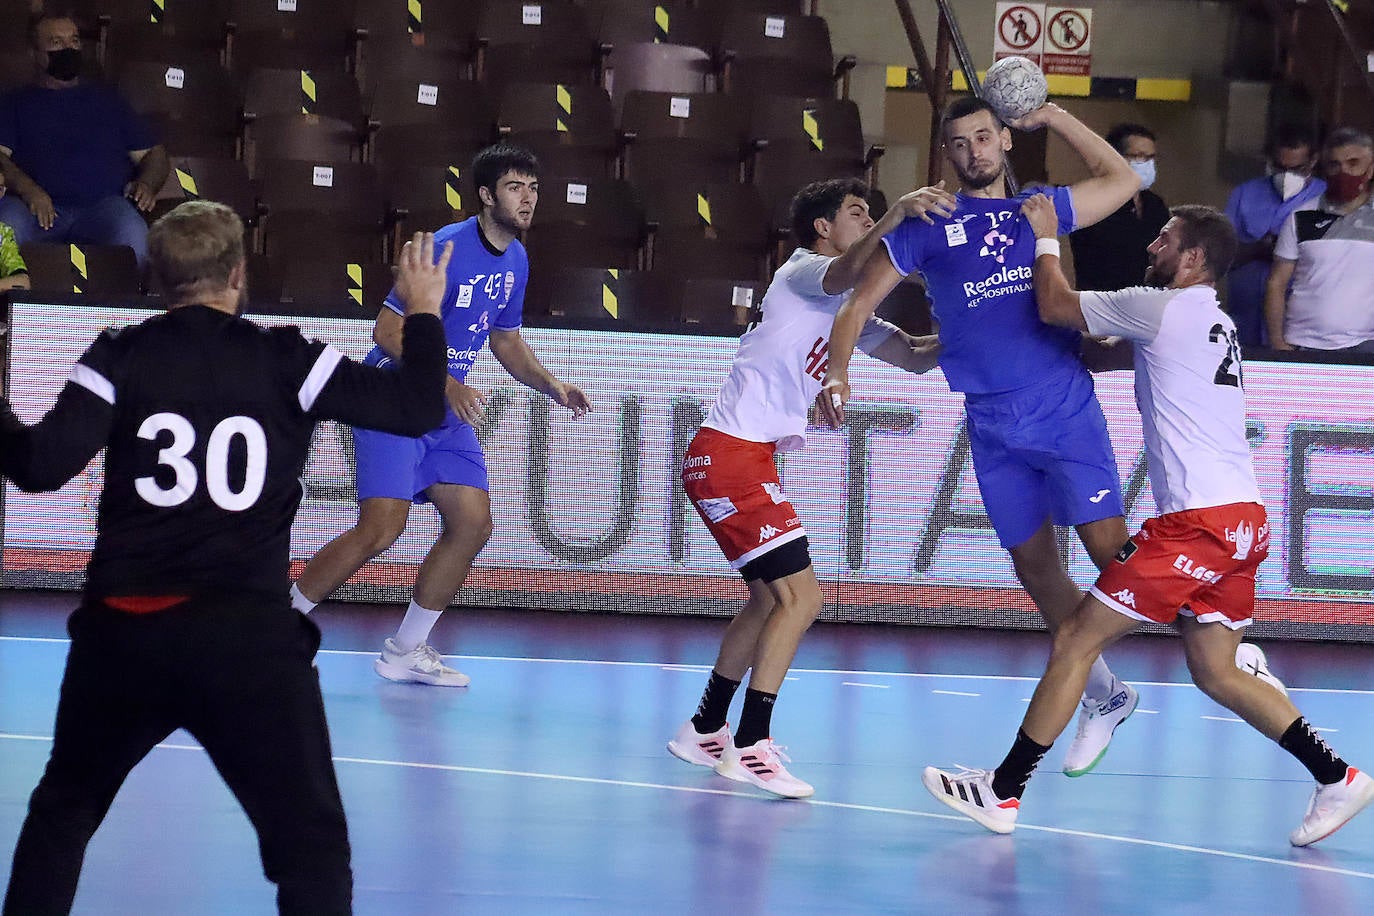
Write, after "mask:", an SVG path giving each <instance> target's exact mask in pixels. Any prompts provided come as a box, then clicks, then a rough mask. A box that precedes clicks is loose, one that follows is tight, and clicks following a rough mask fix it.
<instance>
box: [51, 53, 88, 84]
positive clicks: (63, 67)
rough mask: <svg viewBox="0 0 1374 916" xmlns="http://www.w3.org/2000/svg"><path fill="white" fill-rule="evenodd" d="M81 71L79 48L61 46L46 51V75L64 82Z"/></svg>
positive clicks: (70, 79) (72, 78)
mask: <svg viewBox="0 0 1374 916" xmlns="http://www.w3.org/2000/svg"><path fill="white" fill-rule="evenodd" d="M80 73H81V49H80V48H63V49H62V50H60V51H49V52H48V76H51V77H52V78H53V79H55V80H59V81H61V82H64V83H68V82H71V81H72V80H74V79H76V78H77V76H79V75H80Z"/></svg>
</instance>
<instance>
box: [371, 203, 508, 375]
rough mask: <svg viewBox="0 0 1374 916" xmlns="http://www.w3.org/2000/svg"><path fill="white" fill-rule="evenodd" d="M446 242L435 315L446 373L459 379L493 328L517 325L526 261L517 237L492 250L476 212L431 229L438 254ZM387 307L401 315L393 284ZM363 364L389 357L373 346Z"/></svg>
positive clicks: (378, 362)
mask: <svg viewBox="0 0 1374 916" xmlns="http://www.w3.org/2000/svg"><path fill="white" fill-rule="evenodd" d="M450 241H451V242H453V256H452V257H451V258H450V259H449V262H448V282H447V284H446V285H445V287H444V300H443V303H442V304H441V305H440V306H439V317H440V318H441V319H442V320H443V322H444V337H445V339H446V340H447V341H448V374H449V375H451V376H453V377H454V378H455V379H456V380H458V381H460V382H461V381H463V380H465V379H466V378H467V376H468V370H470V369H471V368H472V364H473V363H474V362H475V361H476V360H477V354H479V353H481V352H482V345H483V344H485V343H486V342H487V336H488V335H489V334H490V333H491V330H492V328H497V329H499V330H502V331H513V330H516V329H517V328H519V327H520V322H521V317H522V312H523V309H524V304H525V284H526V283H527V282H528V280H529V276H530V261H529V257H528V256H527V255H526V254H525V247H524V246H523V245H521V244H520V241H519V240H518V239H516V240H515V241H512V242H511V243H510V246H509V247H507V248H506V250H505V251H497V250H496V249H495V248H493V247H492V246H491V243H490V242H488V241H487V239H486V237H485V236H484V235H483V234H482V230H481V229H480V228H479V227H478V225H477V217H475V216H474V217H472V218H470V219H466V220H464V221H463V222H461V223H452V224H450V225H448V226H445V227H444V228H442V229H440V230H439V231H438V232H436V233H434V253H435V256H436V258H437V257H438V255H439V253H440V252H442V251H443V247H444V244H445V243H446V242H450ZM386 307H387V308H389V309H391V310H392V311H393V312H395V313H396V314H398V315H404V314H405V307H404V306H403V305H402V304H401V300H400V299H398V298H396V290H395V289H394V288H393V289H392V290H391V292H390V293H388V294H387V297H386ZM364 362H365V363H367V364H369V365H373V366H385V365H387V364H388V363H389V362H391V357H389V356H387V355H386V353H385V352H384V351H383V350H382V348H381V347H373V348H372V352H370V353H368V354H367V358H366V359H365V360H364Z"/></svg>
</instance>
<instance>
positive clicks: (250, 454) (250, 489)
mask: <svg viewBox="0 0 1374 916" xmlns="http://www.w3.org/2000/svg"><path fill="white" fill-rule="evenodd" d="M163 432H170V433H171V434H172V444H171V445H169V446H167V447H166V448H164V449H161V450H159V451H158V453H157V463H158V465H159V466H165V467H169V468H171V469H172V473H173V474H175V475H176V479H175V480H173V481H172V485H171V486H170V487H166V488H164V487H161V486H159V485H158V482H157V478H156V477H152V476H149V477H139V478H137V479H136V480H134V489H135V490H136V491H137V492H138V495H139V496H141V497H143V498H144V499H145V500H147V501H148V502H149V503H152V504H153V505H154V506H159V507H161V508H164V509H165V508H170V507H172V506H179V505H181V504H182V503H184V502H186V500H188V499H190V498H191V495H192V494H193V493H195V491H196V485H197V484H198V483H199V482H200V474H199V473H198V472H197V471H196V466H195V465H194V464H192V463H191V462H190V460H188V459H187V457H186V456H187V455H189V454H190V453H191V449H192V448H193V447H194V446H195V444H196V430H195V427H193V426H192V425H191V421H190V420H187V419H186V418H185V417H183V416H181V415H180V414H175V413H155V414H153V415H152V416H150V417H149V418H148V419H146V420H144V421H143V423H142V424H141V425H140V426H139V427H138V437H139V438H140V439H147V440H148V441H150V442H156V441H157V438H158V436H159V435H160V434H161V433H163ZM235 437H240V438H242V439H243V444H244V446H245V447H246V450H247V462H246V467H245V471H244V475H243V486H242V487H241V488H240V489H238V490H234V489H233V487H232V486H231V484H230V483H229V446H230V445H231V444H232V443H233V441H234V438H235ZM266 479H267V434H266V433H264V432H263V430H262V426H261V425H260V424H259V423H258V421H257V420H254V419H253V418H251V417H226V418H224V419H223V420H221V421H220V422H219V423H217V424H216V425H215V428H214V429H213V430H211V431H210V440H209V442H207V443H206V445H205V489H206V490H207V491H209V493H210V499H211V500H213V501H214V503H215V505H217V506H219V507H220V508H221V509H224V510H225V511H227V512H242V511H243V510H244V509H247V508H249V507H250V506H252V505H253V503H255V502H257V501H258V497H259V496H261V495H262V485H263V482H264V481H265V480H266Z"/></svg>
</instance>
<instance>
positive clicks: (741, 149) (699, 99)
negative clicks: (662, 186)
mask: <svg viewBox="0 0 1374 916" xmlns="http://www.w3.org/2000/svg"><path fill="white" fill-rule="evenodd" d="M620 127H621V135H622V142H623V143H624V144H625V152H624V163H625V168H624V172H625V175H626V177H628V178H630V179H631V180H634V181H649V180H656V179H657V178H658V177H659V176H662V175H673V176H674V177H675V178H678V179H682V180H693V181H701V180H706V181H721V182H723V181H739V180H740V179H741V177H742V172H743V168H744V164H745V162H746V161H747V159H748V158H749V149H748V147H747V146H746V145H745V142H744V139H745V133H746V130H745V119H744V113H743V112H741V110H740V107H739V105H738V104H737V102H736V101H735V100H734V99H731V98H729V97H728V96H724V95H721V94H719V93H672V92H646V91H642V90H635V91H632V92H630V93H629V94H627V95H626V96H625V107H624V110H623V112H622V113H621V118H620Z"/></svg>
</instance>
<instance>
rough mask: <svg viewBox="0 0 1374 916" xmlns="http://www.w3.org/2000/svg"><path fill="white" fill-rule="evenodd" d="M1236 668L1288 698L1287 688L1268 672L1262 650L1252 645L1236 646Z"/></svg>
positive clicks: (1267, 660)
mask: <svg viewBox="0 0 1374 916" xmlns="http://www.w3.org/2000/svg"><path fill="white" fill-rule="evenodd" d="M1236 667H1237V668H1239V669H1240V670H1242V671H1244V672H1246V673H1248V674H1253V675H1254V676H1255V677H1257V678H1259V679H1260V680H1262V681H1264V683H1266V684H1268V685H1269V686H1270V687H1273V688H1274V689H1275V690H1277V691H1278V692H1279V693H1281V694H1283V695H1284V696H1288V688H1287V687H1285V686H1283V681H1281V680H1279V679H1278V678H1276V677H1274V673H1273V672H1272V671H1270V670H1269V659H1267V658H1265V657H1264V650H1263V649H1261V648H1260V647H1259V646H1257V645H1255V644H1254V643H1252V642H1243V643H1241V644H1240V645H1238V646H1236Z"/></svg>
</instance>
